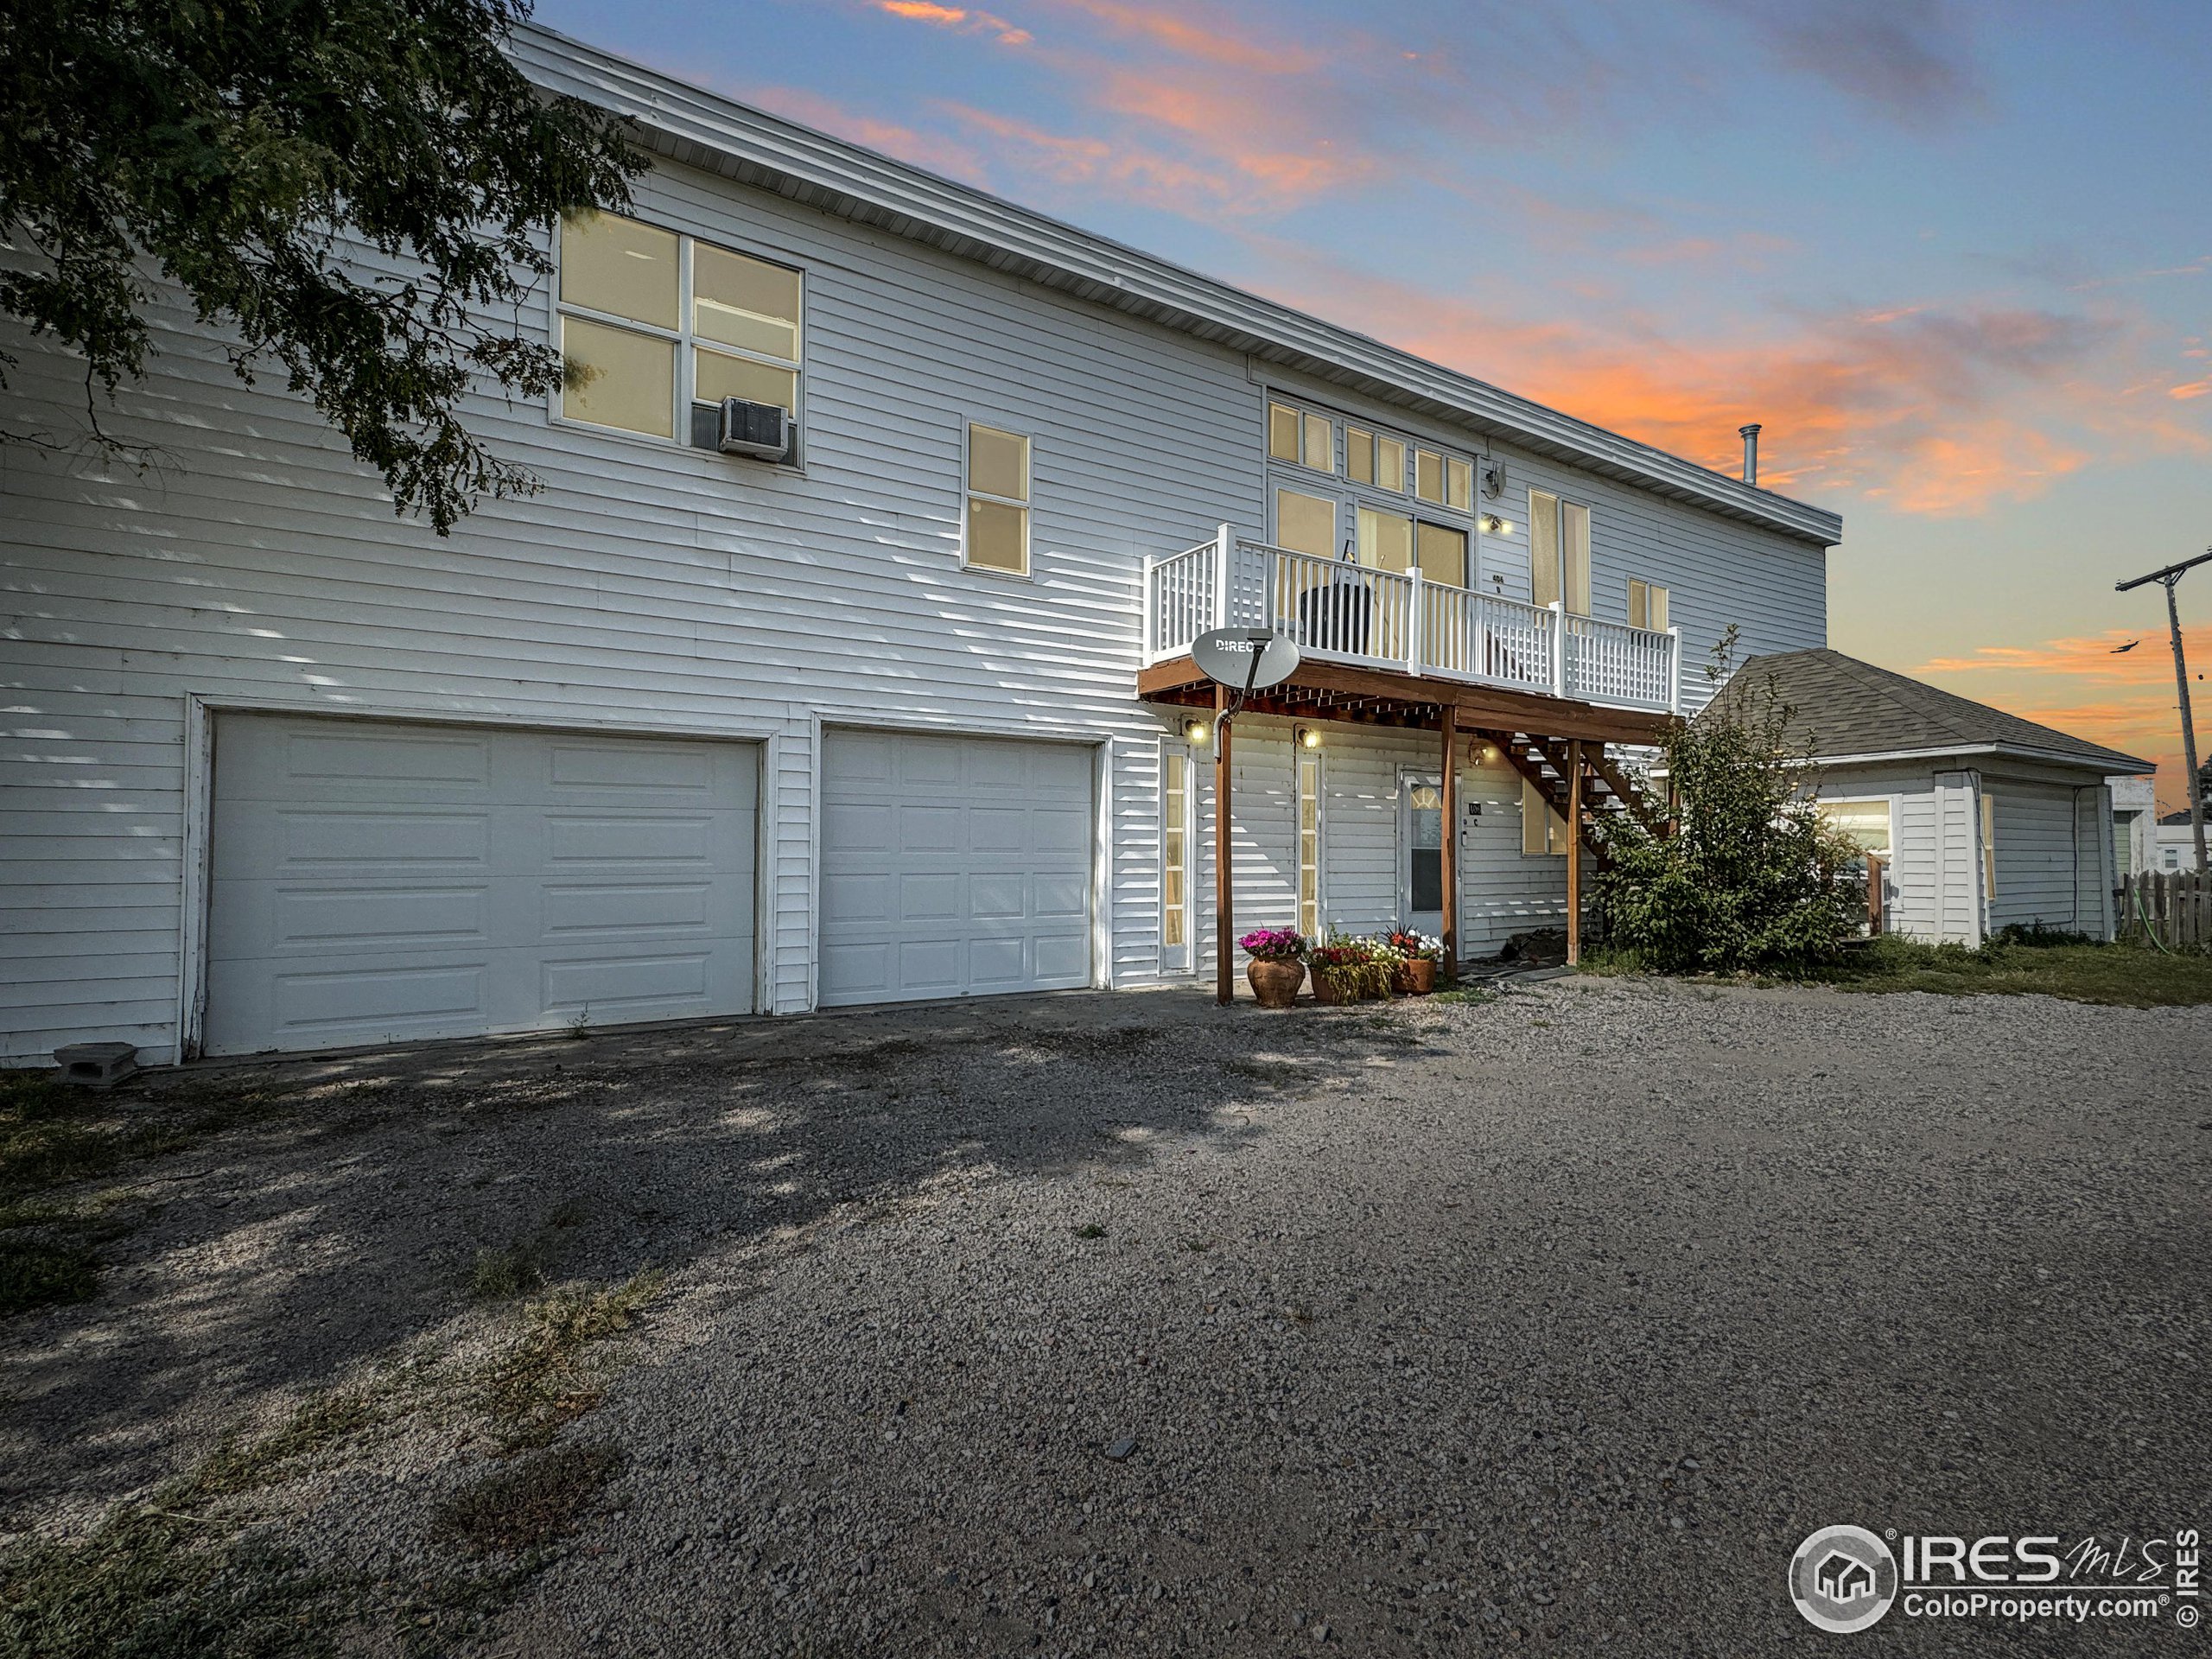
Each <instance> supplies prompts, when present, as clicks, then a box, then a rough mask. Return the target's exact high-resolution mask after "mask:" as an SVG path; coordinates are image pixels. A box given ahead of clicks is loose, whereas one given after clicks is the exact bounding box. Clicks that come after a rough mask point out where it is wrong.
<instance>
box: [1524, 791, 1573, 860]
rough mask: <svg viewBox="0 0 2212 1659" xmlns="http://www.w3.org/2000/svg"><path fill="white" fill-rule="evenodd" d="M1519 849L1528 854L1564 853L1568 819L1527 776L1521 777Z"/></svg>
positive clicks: (1550, 854)
mask: <svg viewBox="0 0 2212 1659" xmlns="http://www.w3.org/2000/svg"><path fill="white" fill-rule="evenodd" d="M1521 851H1522V854H1523V855H1526V856H1528V857H1529V858H1565V857H1566V856H1567V820H1566V819H1565V818H1563V817H1560V815H1559V813H1558V812H1557V811H1556V810H1554V808H1553V806H1552V804H1551V803H1550V802H1549V801H1548V800H1547V799H1545V798H1544V792H1543V791H1541V790H1540V789H1538V788H1537V787H1536V786H1535V784H1533V783H1531V782H1529V779H1526V778H1523V779H1522V780H1521Z"/></svg>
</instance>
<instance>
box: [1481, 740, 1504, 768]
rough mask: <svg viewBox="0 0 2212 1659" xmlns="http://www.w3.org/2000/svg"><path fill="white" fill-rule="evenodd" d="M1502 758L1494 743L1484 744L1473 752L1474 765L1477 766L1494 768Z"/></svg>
mask: <svg viewBox="0 0 2212 1659" xmlns="http://www.w3.org/2000/svg"><path fill="white" fill-rule="evenodd" d="M1501 759H1503V757H1502V756H1501V755H1500V754H1499V753H1498V752H1497V744H1495V743H1485V744H1484V745H1483V746H1482V747H1480V748H1478V749H1477V750H1476V751H1475V763H1476V764H1477V765H1478V766H1496V765H1497V763H1498V761H1499V760H1501Z"/></svg>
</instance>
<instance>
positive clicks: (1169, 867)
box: [1160, 743, 1191, 967]
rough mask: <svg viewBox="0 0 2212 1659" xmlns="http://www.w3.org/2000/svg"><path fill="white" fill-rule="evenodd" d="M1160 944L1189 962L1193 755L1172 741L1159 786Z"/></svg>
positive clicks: (1176, 960) (1178, 961)
mask: <svg viewBox="0 0 2212 1659" xmlns="http://www.w3.org/2000/svg"><path fill="white" fill-rule="evenodd" d="M1190 947H1191V756H1190V752H1189V751H1188V750H1187V749H1185V748H1184V747H1182V745H1180V744H1179V743H1171V744H1168V745H1167V746H1166V751H1165V753H1163V755H1162V757H1161V766H1160V948H1161V950H1162V952H1163V953H1164V954H1165V955H1166V957H1168V958H1169V959H1170V960H1169V961H1167V962H1166V963H1163V964H1162V965H1163V966H1169V967H1183V966H1185V965H1187V963H1188V960H1189V956H1188V953H1189V950H1190Z"/></svg>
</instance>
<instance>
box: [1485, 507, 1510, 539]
mask: <svg viewBox="0 0 2212 1659" xmlns="http://www.w3.org/2000/svg"><path fill="white" fill-rule="evenodd" d="M1512 532H1513V524H1512V521H1511V520H1510V519H1505V518H1499V517H1498V516H1497V514H1496V513H1494V512H1486V513H1484V514H1483V534H1484V535H1485V536H1510V535H1511V534H1512Z"/></svg>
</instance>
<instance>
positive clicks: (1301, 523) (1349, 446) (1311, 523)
mask: <svg viewBox="0 0 2212 1659" xmlns="http://www.w3.org/2000/svg"><path fill="white" fill-rule="evenodd" d="M1337 431H1338V423H1337V421H1336V419H1335V417H1334V416H1329V415H1325V414H1321V413H1318V412H1315V411H1313V410H1306V409H1304V408H1301V407H1300V406H1298V405H1296V404H1288V403H1285V402H1283V401H1281V399H1275V400H1273V401H1271V402H1270V403H1269V404H1268V460H1269V461H1270V462H1271V463H1278V464H1281V463H1288V464H1290V465H1294V466H1296V467H1300V468H1303V469H1305V470H1304V472H1301V473H1290V472H1287V471H1286V472H1284V473H1283V474H1281V475H1280V476H1279V477H1277V478H1276V479H1275V480H1274V481H1273V482H1272V483H1271V484H1270V486H1269V490H1268V512H1269V516H1270V518H1271V521H1272V522H1271V524H1270V525H1269V528H1268V539H1269V540H1270V541H1272V542H1273V543H1274V544H1275V545H1276V546H1278V547H1286V548H1288V549H1290V550H1292V551H1293V552H1297V553H1307V554H1311V555H1313V556H1314V557H1316V558H1335V557H1338V556H1343V555H1346V554H1349V555H1350V556H1353V557H1356V558H1357V560H1358V561H1359V563H1362V564H1365V565H1370V566H1372V567H1373V568H1375V569H1381V570H1395V571H1399V572H1404V571H1408V570H1411V569H1415V568H1416V567H1417V568H1418V569H1420V570H1421V575H1422V576H1423V577H1424V578H1425V579H1426V580H1427V581H1430V582H1446V583H1448V584H1450V585H1451V586H1452V587H1454V588H1464V587H1465V586H1466V585H1467V579H1468V577H1469V575H1471V564H1470V561H1469V550H1470V546H1471V537H1472V532H1473V528H1474V524H1473V519H1472V517H1471V513H1472V509H1473V506H1474V495H1475V467H1474V462H1473V461H1472V460H1471V459H1470V458H1469V457H1467V456H1465V455H1456V454H1450V453H1448V452H1447V451H1446V450H1444V449H1442V448H1437V447H1433V446H1428V445H1424V444H1421V443H1420V442H1415V441H1413V440H1409V439H1407V438H1404V437H1401V436H1398V435H1394V434H1392V433H1389V432H1384V431H1382V430H1380V429H1377V428H1376V427H1373V426H1370V425H1363V424H1362V423H1358V422H1355V421H1350V420H1347V421H1345V422H1344V423H1343V432H1344V468H1343V471H1342V473H1341V474H1337V467H1336V465H1335V461H1336V435H1337ZM1324 457H1326V459H1324ZM1313 472H1325V473H1329V474H1337V476H1335V477H1334V478H1333V479H1332V480H1322V479H1319V478H1312V477H1308V476H1306V475H1305V474H1306V473H1313Z"/></svg>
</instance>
